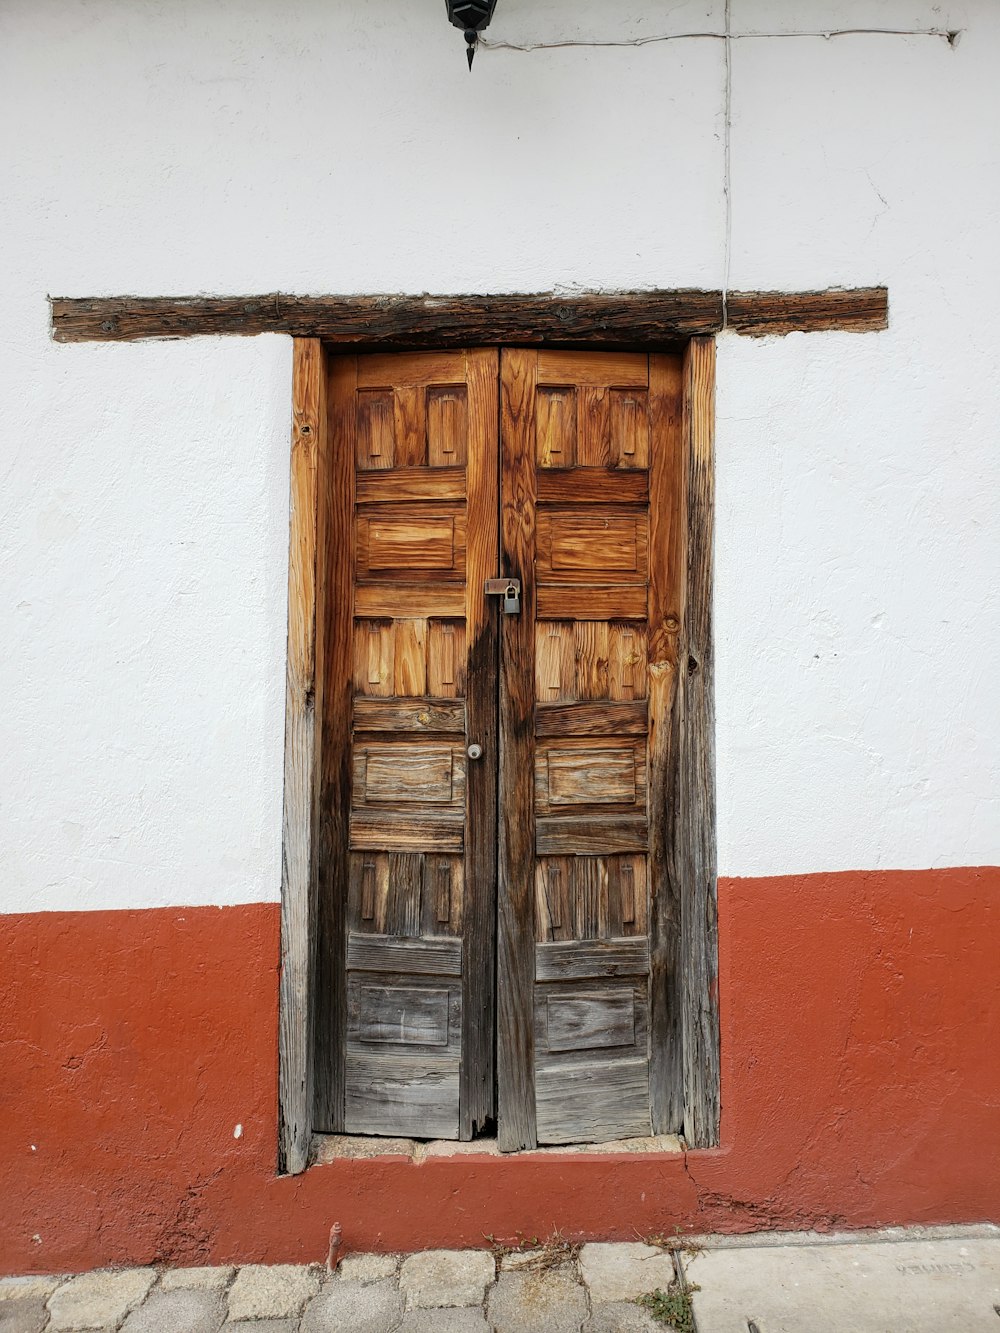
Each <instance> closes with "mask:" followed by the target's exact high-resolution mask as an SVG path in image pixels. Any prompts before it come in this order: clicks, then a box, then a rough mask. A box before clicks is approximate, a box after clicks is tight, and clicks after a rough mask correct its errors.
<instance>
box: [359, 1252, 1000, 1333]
mask: <svg viewBox="0 0 1000 1333" xmlns="http://www.w3.org/2000/svg"><path fill="white" fill-rule="evenodd" d="M398 1268H399V1255H398V1254H348V1255H345V1256H344V1258H343V1259H341V1261H340V1264H339V1265H338V1267H337V1277H338V1278H343V1280H344V1281H345V1282H361V1283H363V1284H367V1283H369V1282H381V1281H382V1280H383V1279H384V1278H387V1277H395V1276H396V1270H397V1269H398ZM998 1333H1000V1330H998Z"/></svg>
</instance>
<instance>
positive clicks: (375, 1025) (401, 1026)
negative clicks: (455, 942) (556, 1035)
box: [357, 985, 608, 1049]
mask: <svg viewBox="0 0 1000 1333" xmlns="http://www.w3.org/2000/svg"><path fill="white" fill-rule="evenodd" d="M448 994H449V993H448V991H447V990H426V989H424V990H421V989H417V988H415V987H413V986H365V985H362V986H359V987H358V1019H357V1039H358V1041H360V1042H363V1043H364V1044H366V1045H385V1044H386V1043H387V1042H396V1043H399V1044H400V1045H402V1046H447V1045H448ZM573 1018H574V1015H571V1014H567V1015H566V1016H565V1018H564V1020H563V1024H564V1026H566V1025H568V1024H571V1023H572V1022H573ZM578 1021H579V1020H578ZM557 1022H558V1019H557ZM602 1044H605V1045H606V1044H608V1043H602ZM553 1049H555V1048H553Z"/></svg>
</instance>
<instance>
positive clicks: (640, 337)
mask: <svg viewBox="0 0 1000 1333" xmlns="http://www.w3.org/2000/svg"><path fill="white" fill-rule="evenodd" d="M50 306H51V316H52V333H53V337H54V338H55V340H56V341H57V342H133V341H136V340H138V339H143V338H190V337H195V336H198V335H204V334H211V335H217V334H234V335H238V336H252V335H254V334H258V333H289V334H292V335H293V336H294V337H299V338H324V339H328V340H329V341H331V342H333V343H336V344H338V345H340V346H341V347H377V346H380V347H383V348H392V347H420V346H423V347H434V348H442V347H465V346H476V345H483V344H490V345H493V346H496V345H500V344H504V343H521V344H527V345H534V344H540V343H550V344H560V343H561V344H563V345H564V346H565V345H572V344H578V345H580V344H585V345H587V346H589V347H605V348H616V347H636V346H643V345H649V344H653V345H655V344H658V343H663V342H665V341H670V340H672V339H677V338H686V337H691V336H693V335H696V334H710V333H717V332H719V330H721V329H722V327H723V301H722V293H721V292H720V291H698V290H694V289H676V290H671V291H653V292H616V293H609V294H603V293H602V294H599V295H595V294H588V295H583V296H562V295H559V294H556V293H552V292H540V293H534V294H530V295H523V296H521V295H517V296H513V295H510V296H507V295H504V296H401V295H393V296H293V295H287V294H283V293H280V292H275V293H272V294H270V295H264V296H260V295H258V296H204V297H197V296H192V297H169V296H161V297H156V296H152V297H151V296H114V297H65V296H57V297H52V298H51V299H50ZM727 309H728V326H729V327H730V328H731V329H733V330H735V331H736V332H737V333H747V334H750V335H752V336H758V335H761V334H768V333H773V334H779V333H791V332H795V331H802V332H815V331H822V330H827V329H841V330H846V331H849V332H866V331H869V330H877V329H884V328H886V327H887V326H888V316H889V302H888V292H887V290H886V288H884V287H862V288H853V289H846V290H832V291H818V292H730V293H729V294H728V299H727Z"/></svg>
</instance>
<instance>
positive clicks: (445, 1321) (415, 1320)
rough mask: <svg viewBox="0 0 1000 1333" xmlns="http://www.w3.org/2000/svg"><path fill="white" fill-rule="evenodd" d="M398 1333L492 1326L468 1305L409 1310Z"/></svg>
mask: <svg viewBox="0 0 1000 1333" xmlns="http://www.w3.org/2000/svg"><path fill="white" fill-rule="evenodd" d="M396 1333H490V1326H489V1324H488V1323H487V1322H486V1320H485V1319H484V1318H483V1311H482V1307H481V1306H478V1305H466V1306H463V1307H462V1309H460V1310H440V1309H439V1310H408V1311H407V1312H406V1314H405V1315H404V1316H403V1322H402V1323H401V1324H400V1325H399V1327H398V1329H397V1330H396ZM661 1333H662V1331H661Z"/></svg>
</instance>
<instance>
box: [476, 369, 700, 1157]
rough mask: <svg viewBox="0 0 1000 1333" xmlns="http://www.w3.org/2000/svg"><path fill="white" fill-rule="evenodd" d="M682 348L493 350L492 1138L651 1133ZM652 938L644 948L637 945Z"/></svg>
mask: <svg viewBox="0 0 1000 1333" xmlns="http://www.w3.org/2000/svg"><path fill="white" fill-rule="evenodd" d="M679 402H680V358H679V356H671V355H669V354H662V355H659V354H658V355H654V356H648V355H646V354H631V353H614V354H593V353H589V354H582V353H573V352H549V351H523V350H511V351H505V352H504V353H503V356H502V361H501V404H502V411H501V432H502V457H503V478H502V486H501V496H502V510H503V523H502V527H503V558H504V570H503V572H504V574H505V575H507V576H510V577H518V578H520V579H521V580H522V583H523V588H524V591H523V601H522V608H523V609H522V614H521V615H520V616H519V617H513V616H509V617H508V616H505V617H504V624H503V655H502V670H501V681H502V685H501V779H500V780H501V788H500V810H501V836H500V913H499V932H498V948H499V968H498V973H499V984H498V1014H499V1031H498V1095H499V1123H500V1131H499V1132H500V1138H501V1146H502V1147H504V1148H505V1149H508V1150H509V1149H514V1148H518V1147H530V1146H531V1145H532V1144H533V1143H535V1142H540V1143H573V1142H599V1141H601V1140H608V1139H617V1138H626V1137H634V1136H645V1135H649V1134H650V1133H651V1132H663V1131H664V1130H666V1129H668V1128H673V1127H674V1126H673V1125H672V1124H670V1123H669V1122H670V1120H671V1119H672V1118H673V1117H672V1110H671V1107H672V1105H673V1103H674V1100H675V1099H674V1087H673V1085H674V1084H675V1083H676V1082H677V1078H678V1072H679V1071H678V1070H677V1068H676V1067H675V1063H674V1060H673V1046H672V1043H671V1041H670V1031H671V1028H672V1027H673V1017H672V1016H671V1015H670V1014H668V1013H667V1012H666V1011H665V1007H664V1006H665V997H666V993H667V987H666V985H665V980H666V978H665V976H664V967H665V966H666V965H667V963H668V960H669V957H670V955H671V951H670V949H669V947H668V946H669V939H670V936H671V933H672V932H674V931H675V930H676V928H677V924H678V923H677V922H675V921H674V920H673V919H672V914H671V901H672V896H671V894H670V893H669V891H668V886H667V885H666V884H665V882H664V872H663V857H662V850H661V849H662V846H663V829H664V822H665V820H666V819H667V818H669V811H668V810H666V809H665V807H664V804H663V799H662V786H658V785H657V775H658V774H662V772H663V771H664V769H665V765H666V757H667V752H668V749H669V745H670V715H671V704H672V699H673V693H674V681H675V679H676V665H677V663H676V641H677V631H678V629H679V625H680V605H679V597H680V591H679V590H680V587H681V582H682V580H681V571H680V564H681V560H682V556H683V540H682V537H683V534H682V532H681V530H680V515H681V514H682V512H683V508H682V501H683V496H682V494H681V489H682V486H681V478H682V472H681V467H680V458H681V450H680V420H679ZM651 937H652V940H651Z"/></svg>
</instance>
